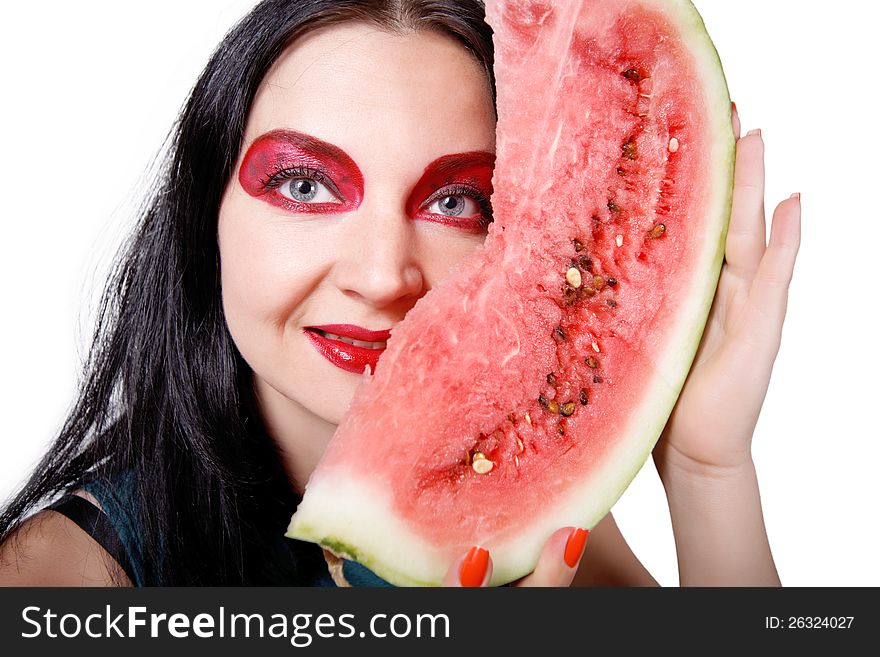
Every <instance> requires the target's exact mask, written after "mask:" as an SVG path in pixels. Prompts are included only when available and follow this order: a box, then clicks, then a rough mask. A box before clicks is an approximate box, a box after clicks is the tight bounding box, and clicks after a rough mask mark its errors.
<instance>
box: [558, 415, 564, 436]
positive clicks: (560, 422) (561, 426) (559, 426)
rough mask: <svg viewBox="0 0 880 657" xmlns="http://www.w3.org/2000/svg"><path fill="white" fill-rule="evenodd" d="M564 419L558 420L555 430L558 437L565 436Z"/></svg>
mask: <svg viewBox="0 0 880 657" xmlns="http://www.w3.org/2000/svg"><path fill="white" fill-rule="evenodd" d="M565 424H566V423H565V419H564V418H563V419H561V420H559V424H557V425H556V430H557V431H558V432H559V435H560V436H564V435H565Z"/></svg>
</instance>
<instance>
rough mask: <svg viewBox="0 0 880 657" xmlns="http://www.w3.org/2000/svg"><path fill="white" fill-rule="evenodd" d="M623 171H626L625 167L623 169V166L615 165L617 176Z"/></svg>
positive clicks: (623, 172)
mask: <svg viewBox="0 0 880 657" xmlns="http://www.w3.org/2000/svg"><path fill="white" fill-rule="evenodd" d="M625 173H626V169H624V168H623V167H617V175H618V176H622V175H623V174H625Z"/></svg>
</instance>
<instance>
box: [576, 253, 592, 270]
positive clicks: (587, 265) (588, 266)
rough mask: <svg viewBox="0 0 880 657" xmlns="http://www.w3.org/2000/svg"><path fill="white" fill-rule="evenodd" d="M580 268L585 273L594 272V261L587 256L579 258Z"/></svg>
mask: <svg viewBox="0 0 880 657" xmlns="http://www.w3.org/2000/svg"><path fill="white" fill-rule="evenodd" d="M578 267H580V268H581V269H583V270H584V271H592V270H593V259H592V258H588V257H587V256H585V255H582V256H581V257H579V258H578Z"/></svg>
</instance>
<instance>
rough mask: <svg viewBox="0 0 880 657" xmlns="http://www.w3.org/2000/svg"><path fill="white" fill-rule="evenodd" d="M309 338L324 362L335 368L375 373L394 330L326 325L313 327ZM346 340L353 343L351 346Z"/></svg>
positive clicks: (308, 334)
mask: <svg viewBox="0 0 880 657" xmlns="http://www.w3.org/2000/svg"><path fill="white" fill-rule="evenodd" d="M304 333H305V334H306V337H307V338H308V339H309V340H310V341H311V343H312V345H314V347H315V349H317V350H318V353H320V354H321V355H322V356H324V358H326V359H327V360H328V361H330V362H331V363H333V364H334V365H336V367H338V368H340V369H343V370H345V371H346V372H353V373H354V374H361V373H362V372H363V371H364V369H365V368H366V366H367V365H369V366H370V371H371V372H375V371H376V365H377V364H378V362H379V357H380V356H381V355H382V353H383V352H384V351H385V346H384V345H385V342H386V341H387V340H388V338H389V337H390V336H391V330H390V329H388V330H384V331H370V330H368V329H365V328H363V327H360V326H355V325H353V324H327V325H324V326H310V327H307V328H306V329H305V330H304ZM344 340H352V341H355V342H356V343H357V344H350V343H349V342H346V341H344Z"/></svg>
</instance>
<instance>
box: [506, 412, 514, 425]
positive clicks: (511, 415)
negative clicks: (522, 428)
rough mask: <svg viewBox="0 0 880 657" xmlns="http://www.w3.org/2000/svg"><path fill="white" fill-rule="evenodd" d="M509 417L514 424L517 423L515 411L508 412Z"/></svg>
mask: <svg viewBox="0 0 880 657" xmlns="http://www.w3.org/2000/svg"><path fill="white" fill-rule="evenodd" d="M507 419H508V421H509V422H511V423H512V424H516V415H514V414H513V413H508V414H507Z"/></svg>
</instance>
